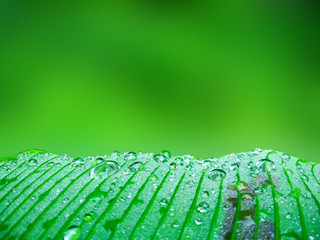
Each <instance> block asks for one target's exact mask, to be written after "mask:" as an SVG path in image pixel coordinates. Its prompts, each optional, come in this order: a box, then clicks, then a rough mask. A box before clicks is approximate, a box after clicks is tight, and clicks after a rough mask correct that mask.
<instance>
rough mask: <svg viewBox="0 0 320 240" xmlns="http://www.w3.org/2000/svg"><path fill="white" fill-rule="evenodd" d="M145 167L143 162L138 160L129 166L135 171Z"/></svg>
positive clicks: (131, 170)
mask: <svg viewBox="0 0 320 240" xmlns="http://www.w3.org/2000/svg"><path fill="white" fill-rule="evenodd" d="M142 168H143V164H142V162H139V161H136V162H134V163H131V164H130V166H129V169H130V172H135V171H138V170H141V169H142Z"/></svg>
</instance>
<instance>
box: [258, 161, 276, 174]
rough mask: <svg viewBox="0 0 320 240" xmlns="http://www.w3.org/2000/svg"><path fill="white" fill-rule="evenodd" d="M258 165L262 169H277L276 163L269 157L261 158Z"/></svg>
mask: <svg viewBox="0 0 320 240" xmlns="http://www.w3.org/2000/svg"><path fill="white" fill-rule="evenodd" d="M257 167H258V169H259V170H260V171H264V172H266V171H267V170H268V171H271V170H274V169H276V164H275V163H274V162H273V161H271V160H269V159H260V160H259V161H258V162H257Z"/></svg>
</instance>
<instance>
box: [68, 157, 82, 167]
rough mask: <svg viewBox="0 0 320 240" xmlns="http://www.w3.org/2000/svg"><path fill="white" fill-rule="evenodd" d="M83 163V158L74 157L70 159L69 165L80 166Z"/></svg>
mask: <svg viewBox="0 0 320 240" xmlns="http://www.w3.org/2000/svg"><path fill="white" fill-rule="evenodd" d="M83 165H84V160H83V158H75V159H73V160H72V163H71V166H72V167H81V166H83Z"/></svg>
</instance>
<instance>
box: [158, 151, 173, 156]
mask: <svg viewBox="0 0 320 240" xmlns="http://www.w3.org/2000/svg"><path fill="white" fill-rule="evenodd" d="M160 154H163V155H165V156H166V157H167V158H171V152H169V151H168V150H163V151H161V152H160Z"/></svg>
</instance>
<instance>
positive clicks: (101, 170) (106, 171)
mask: <svg viewBox="0 0 320 240" xmlns="http://www.w3.org/2000/svg"><path fill="white" fill-rule="evenodd" d="M118 170H119V165H118V163H117V162H115V161H105V162H104V163H102V164H100V165H97V166H95V167H94V168H92V169H91V171H90V177H91V178H105V177H108V176H110V175H112V174H114V173H116V172H117V171H118Z"/></svg>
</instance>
